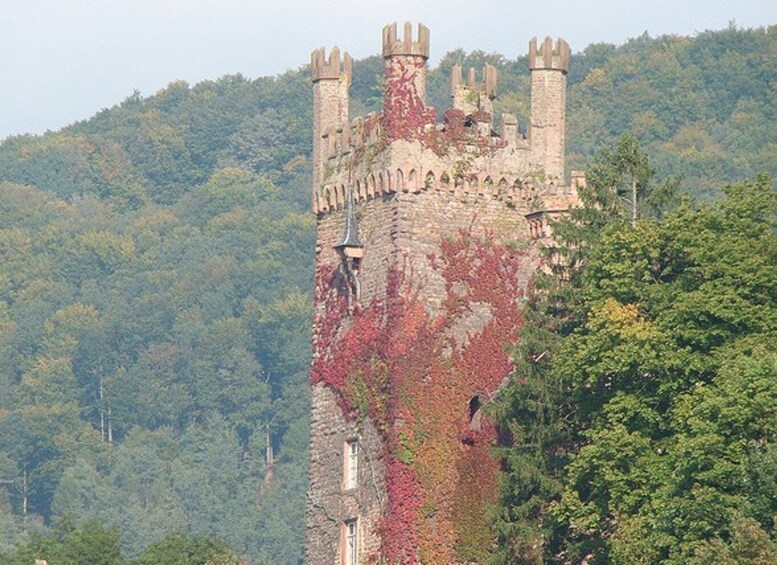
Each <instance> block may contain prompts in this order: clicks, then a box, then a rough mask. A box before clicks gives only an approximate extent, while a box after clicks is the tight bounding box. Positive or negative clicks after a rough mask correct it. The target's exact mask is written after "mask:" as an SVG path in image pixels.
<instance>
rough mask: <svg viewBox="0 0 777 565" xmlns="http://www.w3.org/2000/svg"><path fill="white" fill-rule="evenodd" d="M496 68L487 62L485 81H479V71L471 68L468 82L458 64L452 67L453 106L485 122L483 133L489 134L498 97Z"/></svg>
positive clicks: (479, 122) (478, 120)
mask: <svg viewBox="0 0 777 565" xmlns="http://www.w3.org/2000/svg"><path fill="white" fill-rule="evenodd" d="M496 80H497V73H496V68H495V67H494V66H492V65H488V64H486V66H485V67H484V68H483V81H482V82H478V80H477V71H476V70H475V69H474V68H470V69H469V75H468V76H467V82H466V83H465V82H464V80H463V74H462V69H461V67H460V66H459V65H456V66H455V67H453V68H452V69H451V98H453V107H454V108H455V109H457V110H461V111H462V112H463V113H464V115H465V116H468V117H470V118H471V119H472V121H473V122H477V123H478V124H484V126H483V129H484V132H482V135H485V136H487V135H488V133H489V131H490V129H491V126H492V124H493V114H494V105H493V103H492V100H493V99H494V98H495V97H496Z"/></svg>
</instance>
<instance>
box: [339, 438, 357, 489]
mask: <svg viewBox="0 0 777 565" xmlns="http://www.w3.org/2000/svg"><path fill="white" fill-rule="evenodd" d="M344 470H345V477H344V479H345V480H344V481H343V486H344V488H345V489H346V490H348V489H352V488H356V487H357V486H358V480H359V440H356V439H351V440H348V441H346V442H345V465H344Z"/></svg>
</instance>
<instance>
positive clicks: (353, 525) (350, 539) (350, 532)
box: [343, 518, 359, 565]
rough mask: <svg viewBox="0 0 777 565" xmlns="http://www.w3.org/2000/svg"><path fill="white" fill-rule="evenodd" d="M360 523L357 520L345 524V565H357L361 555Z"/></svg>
mask: <svg viewBox="0 0 777 565" xmlns="http://www.w3.org/2000/svg"><path fill="white" fill-rule="evenodd" d="M358 526H359V522H358V519H357V518H354V519H353V520H348V521H346V522H345V524H343V537H344V540H343V541H344V542H345V547H344V548H343V549H344V550H345V551H344V552H343V557H344V559H343V563H344V564H345V565H357V563H358V561H357V557H358V555H359V533H358V532H359V528H358Z"/></svg>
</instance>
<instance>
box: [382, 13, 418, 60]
mask: <svg viewBox="0 0 777 565" xmlns="http://www.w3.org/2000/svg"><path fill="white" fill-rule="evenodd" d="M404 31H405V33H404V37H403V38H402V41H400V40H399V39H398V37H397V24H396V22H394V23H392V24H389V25H387V26H386V27H384V28H383V57H384V58H388V57H393V56H395V55H409V56H417V57H423V58H424V59H428V58H429V28H428V27H426V26H425V25H423V24H420V23H419V24H418V34H417V36H416V39H415V40H414V39H413V26H412V24H411V23H410V22H405V30H404Z"/></svg>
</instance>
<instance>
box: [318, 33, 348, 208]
mask: <svg viewBox="0 0 777 565" xmlns="http://www.w3.org/2000/svg"><path fill="white" fill-rule="evenodd" d="M351 66H352V63H351V56H350V55H349V54H348V53H343V56H342V59H341V58H340V50H339V49H338V48H337V47H334V48H333V49H332V51H331V52H330V53H329V58H328V59H327V57H326V51H325V50H324V48H323V47H321V48H320V49H316V50H315V51H313V52H312V53H311V54H310V80H311V81H312V82H313V211H314V212H315V213H317V212H318V209H317V205H316V202H317V199H316V198H315V193H316V190H317V188H318V187H319V185H320V184H321V180H322V176H323V170H324V165H325V163H326V160H327V158H328V157H327V154H328V147H327V145H328V143H329V140H328V139H326V137H325V134H327V133H328V132H332V131H335V132H336V131H337V130H338V129H341V128H342V127H343V126H344V125H345V126H346V127H350V126H348V87H349V86H350V84H351Z"/></svg>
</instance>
